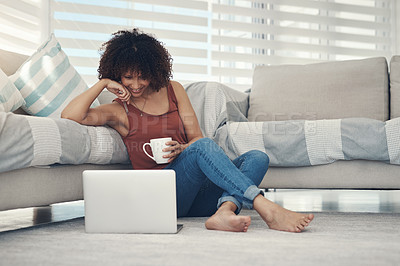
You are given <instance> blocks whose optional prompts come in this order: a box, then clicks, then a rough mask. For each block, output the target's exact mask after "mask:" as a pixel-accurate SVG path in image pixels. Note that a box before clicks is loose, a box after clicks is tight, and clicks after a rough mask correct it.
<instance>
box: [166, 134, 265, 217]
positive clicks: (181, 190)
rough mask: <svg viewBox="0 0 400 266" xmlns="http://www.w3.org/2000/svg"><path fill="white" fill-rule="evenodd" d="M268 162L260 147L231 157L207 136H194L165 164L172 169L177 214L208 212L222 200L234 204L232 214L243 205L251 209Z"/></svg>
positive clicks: (204, 214) (186, 214)
mask: <svg viewBox="0 0 400 266" xmlns="http://www.w3.org/2000/svg"><path fill="white" fill-rule="evenodd" d="M268 165H269V157H268V155H267V154H265V153H263V152H261V151H256V150H254V151H249V152H247V153H245V154H243V155H241V156H239V157H238V158H236V159H235V160H233V161H231V160H230V159H229V158H228V156H227V155H226V154H225V152H224V151H223V150H222V149H221V148H220V147H219V146H218V145H217V144H216V143H215V142H214V141H212V140H211V139H209V138H202V139H199V140H197V141H196V142H194V143H193V144H191V145H190V146H189V147H187V148H186V149H185V150H184V151H183V152H182V153H181V154H180V155H179V157H178V158H176V159H175V160H174V161H173V162H172V163H170V164H169V165H168V166H167V167H166V168H165V169H173V170H175V173H176V196H177V212H178V217H185V216H186V217H187V216H210V215H212V214H214V213H215V212H216V210H217V209H218V208H219V206H221V205H222V203H224V202H226V201H231V202H233V203H234V204H235V205H236V206H237V210H236V214H238V213H239V212H240V210H241V208H242V206H243V205H244V206H245V207H247V208H249V209H252V208H253V200H254V198H255V197H256V196H258V195H259V194H263V192H262V191H261V190H260V189H258V187H257V186H258V185H259V184H260V183H261V181H262V179H263V178H264V175H265V173H266V172H267V170H268Z"/></svg>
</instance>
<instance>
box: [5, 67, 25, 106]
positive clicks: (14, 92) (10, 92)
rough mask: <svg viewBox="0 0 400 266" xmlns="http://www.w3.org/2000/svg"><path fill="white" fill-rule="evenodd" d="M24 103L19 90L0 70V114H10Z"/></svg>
mask: <svg viewBox="0 0 400 266" xmlns="http://www.w3.org/2000/svg"><path fill="white" fill-rule="evenodd" d="M23 103H24V98H22V95H21V93H20V92H19V90H18V89H17V88H16V87H15V86H14V84H13V83H12V82H11V81H10V80H9V78H8V77H7V75H6V74H5V73H4V72H3V71H2V70H1V69H0V112H12V111H15V110H16V109H18V108H19V107H21V105H22V104H23Z"/></svg>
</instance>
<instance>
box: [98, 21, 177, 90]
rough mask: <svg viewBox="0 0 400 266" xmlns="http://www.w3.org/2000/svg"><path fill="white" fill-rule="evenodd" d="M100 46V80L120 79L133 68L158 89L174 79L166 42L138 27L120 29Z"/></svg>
mask: <svg viewBox="0 0 400 266" xmlns="http://www.w3.org/2000/svg"><path fill="white" fill-rule="evenodd" d="M112 35H113V37H112V38H111V39H110V40H109V41H107V42H105V43H103V45H102V46H101V48H100V53H101V51H103V53H101V57H100V65H99V68H98V69H97V71H98V73H99V74H98V77H99V79H103V78H109V79H112V80H115V81H118V82H119V81H121V76H122V75H123V74H124V73H127V72H130V71H132V72H133V73H137V74H140V75H141V78H143V79H145V80H149V81H150V85H149V86H150V88H152V89H153V90H154V91H159V90H160V89H161V88H162V87H166V86H168V84H169V82H170V79H171V78H172V58H171V55H170V54H169V53H168V51H167V49H166V48H165V47H164V46H163V44H162V43H161V42H160V41H158V40H157V39H156V38H154V37H153V36H151V35H149V34H145V33H143V32H142V31H140V30H139V29H136V28H135V29H133V30H120V31H117V32H115V33H113V34H112Z"/></svg>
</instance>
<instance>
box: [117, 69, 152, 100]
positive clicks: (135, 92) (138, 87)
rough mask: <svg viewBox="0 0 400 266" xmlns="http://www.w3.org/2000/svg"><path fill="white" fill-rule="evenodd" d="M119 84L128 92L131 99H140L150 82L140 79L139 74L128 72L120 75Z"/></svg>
mask: <svg viewBox="0 0 400 266" xmlns="http://www.w3.org/2000/svg"><path fill="white" fill-rule="evenodd" d="M121 83H122V85H124V86H125V87H126V88H127V89H128V90H129V91H130V93H131V94H132V96H133V97H140V96H142V95H143V92H144V91H145V90H146V89H147V88H148V86H149V84H150V80H145V79H142V78H141V75H140V73H139V74H138V73H134V72H129V71H128V72H126V73H124V74H122V76H121Z"/></svg>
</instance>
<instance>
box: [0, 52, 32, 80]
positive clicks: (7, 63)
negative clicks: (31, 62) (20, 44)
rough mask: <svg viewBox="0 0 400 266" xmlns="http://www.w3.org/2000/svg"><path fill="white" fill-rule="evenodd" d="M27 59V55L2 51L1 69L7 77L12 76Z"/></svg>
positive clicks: (0, 58) (0, 56)
mask: <svg viewBox="0 0 400 266" xmlns="http://www.w3.org/2000/svg"><path fill="white" fill-rule="evenodd" d="M27 58H28V56H27V55H23V54H18V53H13V52H10V51H6V50H1V49H0V68H1V69H2V70H3V71H4V73H5V74H6V75H7V76H9V75H12V74H14V73H15V71H17V69H18V68H19V67H20V66H21V64H22V63H23V62H24V61H25V60H26V59H27Z"/></svg>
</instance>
